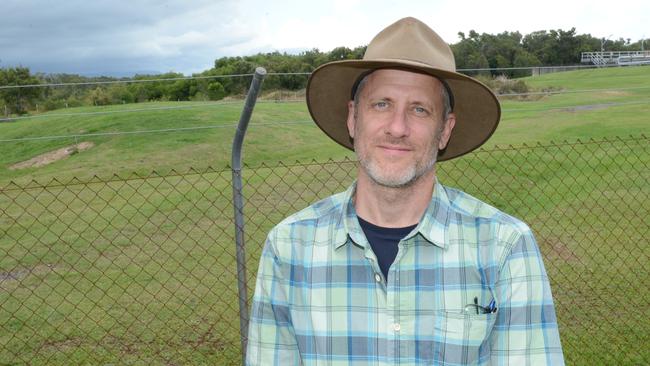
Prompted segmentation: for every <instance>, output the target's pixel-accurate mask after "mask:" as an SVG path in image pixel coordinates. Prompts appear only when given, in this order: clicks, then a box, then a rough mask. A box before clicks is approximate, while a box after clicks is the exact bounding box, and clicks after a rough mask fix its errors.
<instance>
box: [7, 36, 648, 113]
mask: <svg viewBox="0 0 650 366" xmlns="http://www.w3.org/2000/svg"><path fill="white" fill-rule="evenodd" d="M458 36H459V38H460V41H458V42H457V43H455V44H451V45H450V46H451V49H452V51H453V52H454V56H455V58H456V66H457V68H458V69H495V68H512V67H515V68H516V67H534V66H561V65H575V64H579V63H580V54H581V52H589V51H600V50H601V48H604V49H605V50H606V51H633V50H640V49H641V48H642V44H641V42H642V41H637V42H631V40H630V39H623V38H619V39H618V40H603V39H599V38H596V37H593V36H591V35H590V34H576V31H575V28H572V29H570V30H568V31H564V30H559V29H558V30H550V31H538V32H533V33H530V34H527V35H522V34H521V33H519V32H503V33H499V34H488V33H481V34H479V33H477V32H475V31H473V30H471V31H469V33H468V34H467V35H466V34H465V33H463V32H459V33H458ZM365 50H366V46H360V47H356V48H353V49H350V48H347V47H338V48H335V49H333V50H331V51H329V52H322V51H320V50H318V49H312V50H308V51H304V52H301V53H299V54H295V55H293V54H287V53H280V52H271V53H263V54H262V53H259V54H256V55H252V56H243V57H222V58H219V59H217V60H216V61H215V63H214V67H212V68H210V69H208V70H205V71H203V72H201V73H197V74H194V75H193V76H195V77H200V78H198V79H183V78H184V75H182V74H180V73H175V72H169V73H165V74H158V75H136V76H134V77H132V78H111V77H85V76H80V75H74V74H41V73H37V74H32V73H30V70H29V69H28V68H26V67H13V68H1V69H0V86H10V85H37V84H60V83H92V82H106V81H108V82H111V83H106V84H91V85H71V86H47V87H25V88H5V89H0V113H3V112H4V114H5V115H12V114H24V113H27V112H29V111H39V112H40V111H47V110H53V109H59V108H65V107H76V106H83V105H108V104H120V103H138V102H147V101H169V100H171V101H176V100H178V101H189V100H213V101H214V100H221V99H223V98H225V97H233V96H234V97H237V96H241V95H243V94H245V92H246V88H247V87H248V85H249V83H250V79H249V78H247V77H224V76H228V75H245V74H251V73H253V72H254V70H255V68H256V67H257V66H263V67H265V68H266V70H267V71H268V72H269V73H291V74H293V75H281V76H280V75H277V76H274V75H270V76H269V77H267V78H266V80H265V81H264V89H265V91H272V90H291V91H295V90H301V89H304V88H305V85H306V82H307V78H308V73H310V72H311V71H313V70H314V69H315V68H317V67H318V66H320V65H322V64H324V63H326V62H330V61H336V60H346V59H360V58H362V57H363V54H364V52H365ZM301 73H302V74H301ZM467 73H472V74H481V75H480V76H481V77H482V78H486V77H487V78H489V76H492V77H494V76H500V75H504V76H507V77H510V78H515V77H521V76H526V75H529V74H530V71H529V70H484V71H478V72H469V71H468V72H467ZM156 79H180V80H169V81H153V80H156ZM146 80H152V81H146ZM133 81H144V82H133ZM3 106H4V110H3V109H2V108H3Z"/></svg>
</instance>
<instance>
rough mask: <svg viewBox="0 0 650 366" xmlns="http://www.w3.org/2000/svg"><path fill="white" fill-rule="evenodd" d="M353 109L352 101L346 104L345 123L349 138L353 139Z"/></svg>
mask: <svg viewBox="0 0 650 366" xmlns="http://www.w3.org/2000/svg"><path fill="white" fill-rule="evenodd" d="M354 108H355V107H354V101H352V100H351V101H349V102H348V121H347V125H348V134H349V135H350V137H351V138H354V123H355V122H356V121H355V118H354V113H355V110H354Z"/></svg>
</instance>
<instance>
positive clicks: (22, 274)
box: [0, 67, 650, 365]
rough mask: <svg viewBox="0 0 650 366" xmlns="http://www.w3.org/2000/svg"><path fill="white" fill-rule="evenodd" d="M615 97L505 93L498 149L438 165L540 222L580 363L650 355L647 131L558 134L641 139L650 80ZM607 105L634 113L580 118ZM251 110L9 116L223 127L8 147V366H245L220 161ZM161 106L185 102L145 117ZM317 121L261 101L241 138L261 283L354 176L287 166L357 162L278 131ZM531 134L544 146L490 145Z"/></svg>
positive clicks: (3, 154) (2, 203) (4, 215)
mask: <svg viewBox="0 0 650 366" xmlns="http://www.w3.org/2000/svg"><path fill="white" fill-rule="evenodd" d="M648 71H649V69H648V68H647V67H646V68H643V67H640V68H620V69H619V68H617V69H603V70H586V71H576V72H566V73H558V74H549V75H544V76H542V77H537V78H531V79H529V80H527V82H528V83H529V84H530V85H533V86H535V87H540V88H541V87H544V86H554V87H556V88H563V89H565V90H584V89H595V88H598V89H603V88H608V89H612V88H627V87H630V86H635V85H636V86H644V85H650V72H648ZM621 93H624V94H620V93H603V92H583V93H574V94H562V95H553V96H547V97H543V98H541V99H538V100H534V101H511V100H508V101H504V102H503V109H504V114H503V121H502V124H501V126H500V127H499V130H498V131H497V133H496V134H495V135H494V137H493V139H492V140H490V142H489V143H488V145H487V146H486V149H487V151H482V152H478V153H476V154H471V155H468V156H465V157H463V158H461V159H458V160H455V161H452V162H448V163H443V164H441V165H440V172H439V174H440V177H441V180H442V181H443V183H445V184H448V185H452V186H457V187H461V188H462V189H463V190H465V191H467V192H469V193H471V194H474V195H476V196H478V197H479V198H482V199H484V200H486V201H488V202H491V203H492V204H494V205H495V206H497V207H499V208H500V209H503V210H505V211H506V212H509V213H511V214H513V215H515V216H518V217H521V218H523V219H524V220H525V221H526V222H528V223H529V224H530V225H531V227H532V228H533V229H534V231H535V232H536V234H537V239H538V242H539V245H540V249H541V250H542V253H543V255H544V257H545V261H546V267H547V271H548V272H549V276H550V277H551V280H552V286H553V291H554V294H555V299H556V300H555V301H556V306H557V311H558V317H559V321H560V327H561V336H562V341H563V344H564V348H565V356H566V358H567V364H572V365H591V364H601V363H603V364H629V365H635V364H642V363H644V362H645V361H647V360H648V359H649V358H650V354H648V350H647V349H645V348H643V347H639V345H642V344H647V342H648V341H650V340H648V334H647V329H649V328H650V324H649V323H648V319H650V308H649V307H647V306H646V304H645V303H644V299H647V298H648V296H649V294H648V292H647V291H648V290H647V288H646V287H644V286H642V285H641V284H642V281H641V280H640V279H643V278H648V276H649V275H650V273H648V271H649V270H650V268H649V266H648V264H647V261H648V258H650V247H648V246H647V245H645V242H647V240H646V238H647V237H648V236H649V235H650V232H649V231H648V225H647V223H646V221H647V220H646V218H647V217H648V215H650V212H649V209H648V205H647V202H648V201H649V200H650V186H649V185H648V183H647V182H648V181H650V171H649V170H648V169H647V167H648V166H650V151H648V140H647V139H629V140H624V141H613V140H612V141H611V142H600V143H589V144H584V145H575V144H567V145H562V144H550V143H549V141H563V140H569V141H573V140H575V139H578V138H579V139H581V140H587V139H590V138H595V139H599V140H602V139H603V138H608V139H612V136H628V135H635V136H639V135H641V134H646V135H647V134H648V122H647V115H648V103H647V100H648V96H649V93H650V90H647V89H636V90H628V91H625V92H621ZM644 102H645V104H644ZM607 103H630V104H627V105H621V106H606V107H603V108H599V109H589V108H591V107H589V108H584V109H575V110H570V109H567V107H575V106H590V105H594V104H601V105H602V104H607ZM631 103H637V104H631ZM241 106H242V105H241V103H229V104H227V103H148V104H138V105H125V106H114V107H102V108H78V109H74V110H72V109H71V110H61V111H56V112H51V113H49V114H47V115H45V116H44V117H37V118H32V119H25V120H20V121H17V122H12V123H3V124H0V136H1V137H0V139H15V138H24V137H36V136H46V135H68V134H78V133H97V132H100V133H104V132H113V131H139V130H144V129H167V128H179V127H197V126H199V127H201V126H224V127H223V128H212V129H204V130H200V131H198V132H197V131H194V132H180V133H156V134H134V135H123V136H106V137H93V138H84V139H83V140H84V141H86V140H90V141H93V142H94V143H95V144H96V145H95V147H93V148H92V149H90V150H87V151H84V152H80V153H78V154H75V155H73V156H70V157H69V158H67V159H65V160H61V161H59V162H56V163H53V164H51V165H48V166H45V167H42V168H32V169H26V170H9V169H7V166H8V165H11V164H13V163H16V162H19V161H22V160H26V159H28V158H31V157H33V156H35V155H37V154H39V153H42V152H47V151H51V150H53V149H56V148H60V147H63V146H67V145H69V144H71V143H74V141H73V140H48V141H45V140H38V141H30V142H20V143H17V142H6V143H0V252H1V253H3V255H2V256H0V365H3V364H23V363H32V364H52V365H59V364H60V365H63V364H111V363H113V364H146V363H151V364H188V365H189V364H223V365H235V364H238V363H240V360H239V334H238V329H239V319H238V317H237V306H238V304H237V298H236V289H237V284H236V280H235V275H234V274H235V273H236V267H235V263H234V256H235V248H234V228H233V222H232V211H233V210H232V205H231V203H230V199H231V198H230V195H231V188H230V171H228V170H223V171H222V168H223V167H225V166H226V164H228V163H229V153H230V144H231V141H232V137H233V134H234V126H233V125H234V124H235V123H236V121H237V119H238V118H239V113H240V111H241ZM161 107H162V108H166V107H183V109H174V110H163V109H160V110H154V111H137V109H147V108H161ZM125 110H126V111H128V112H124V113H122V112H120V113H115V114H85V115H80V116H69V115H68V114H72V113H95V112H104V111H125ZM307 121H309V116H308V113H307V110H306V107H305V105H304V104H303V103H272V102H260V103H258V105H257V107H256V109H255V112H254V115H253V120H252V124H251V126H250V129H249V134H248V136H247V137H246V142H245V146H244V152H245V153H244V154H245V155H244V158H245V159H244V160H245V162H247V163H248V164H251V165H252V166H254V167H255V168H247V169H245V170H244V178H245V182H246V183H245V187H244V191H245V194H246V207H245V213H246V216H247V219H246V228H247V236H246V239H247V243H248V244H249V245H248V247H247V258H248V268H249V270H248V272H249V281H248V285H249V289H250V290H252V286H253V282H254V279H253V276H254V273H255V269H256V266H257V258H258V256H259V253H260V249H261V244H262V243H263V242H264V237H265V235H266V233H267V231H268V230H269V228H270V227H271V226H272V225H274V224H275V223H277V222H278V221H280V220H281V219H282V218H283V217H284V216H286V215H287V214H289V213H291V212H293V211H295V210H297V209H300V208H302V207H305V206H306V205H308V204H309V203H311V202H313V201H315V200H316V199H318V198H319V197H324V196H326V195H328V194H330V193H333V192H337V191H340V190H342V189H344V187H345V186H346V185H347V184H349V182H350V181H351V180H352V179H353V176H354V170H355V165H354V163H353V162H345V163H338V162H336V163H326V164H308V165H291V164H289V165H281V166H276V165H277V161H279V160H282V161H285V162H293V161H295V160H301V161H309V160H311V159H313V158H316V159H318V160H320V161H323V160H324V159H326V158H334V159H342V158H344V157H348V156H350V154H349V153H348V152H346V151H345V150H344V149H341V148H339V147H338V146H337V145H336V144H334V143H332V142H330V141H329V140H328V139H327V138H326V137H325V136H323V134H322V133H321V132H320V130H318V128H317V127H315V126H314V125H313V124H312V123H288V124H287V123H284V124H277V123H278V122H307ZM269 123H276V124H269ZM537 141H540V142H542V143H543V144H544V145H545V146H537V147H532V148H524V149H517V150H510V149H503V150H494V146H495V144H497V145H499V146H507V145H509V144H514V145H517V146H521V144H523V143H526V144H528V145H530V146H533V145H535V142H537ZM264 163H266V164H269V165H271V166H272V167H260V165H261V164H264ZM190 166H192V167H195V168H196V169H197V170H196V171H192V170H189V168H188V167H190ZM208 166H214V167H216V169H211V168H208ZM154 170H155V171H156V172H158V173H151V172H152V171H154ZM173 171H177V172H178V174H176V173H174V172H173ZM132 172H135V174H134V173H132ZM113 174H118V175H119V176H113ZM93 175H99V176H100V177H101V178H92V177H93ZM75 177H78V179H77V178H75ZM32 179H34V180H36V182H31V180H32ZM10 181H14V182H17V183H9V182H10ZM43 184H46V185H47V186H46V187H43V186H42V185H43ZM25 186H26V187H25ZM2 187H4V188H2ZM250 295H251V291H249V296H250Z"/></svg>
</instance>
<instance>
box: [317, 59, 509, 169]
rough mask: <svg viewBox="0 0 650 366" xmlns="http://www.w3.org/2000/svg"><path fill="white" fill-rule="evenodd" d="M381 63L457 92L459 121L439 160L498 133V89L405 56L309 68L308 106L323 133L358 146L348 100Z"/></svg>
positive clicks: (344, 144) (465, 151)
mask: <svg viewBox="0 0 650 366" xmlns="http://www.w3.org/2000/svg"><path fill="white" fill-rule="evenodd" d="M383 68H399V69H411V70H414V71H418V72H423V73H426V74H429V75H432V76H435V77H437V78H439V79H442V80H444V81H445V83H446V84H447V86H448V87H449V90H450V91H451V93H452V94H453V100H454V110H453V111H454V114H455V115H456V125H455V127H454V129H453V131H452V133H451V137H450V139H449V143H448V144H447V147H446V148H445V149H444V150H441V151H439V153H438V161H443V160H449V159H453V158H456V157H459V156H461V155H464V154H467V153H468V152H470V151H472V150H474V149H476V148H478V147H479V146H481V145H483V143H485V141H487V140H488V139H489V138H490V136H492V134H493V133H494V131H495V130H496V128H497V125H498V124H499V119H500V118H501V107H500V105H499V101H498V99H497V97H496V95H494V93H493V92H492V91H491V90H490V89H489V88H488V87H487V86H485V85H484V84H482V83H481V82H479V81H478V80H475V79H473V78H471V77H469V76H466V75H463V74H460V73H457V72H452V71H447V70H441V69H436V68H432V67H430V66H428V65H426V64H423V63H420V62H411V61H404V60H391V59H387V60H381V59H380V60H344V61H336V62H331V63H328V64H325V65H323V66H321V67H319V68H317V69H316V70H314V72H313V73H312V74H311V76H310V78H309V82H308V83H307V107H308V109H309V113H310V114H311V116H312V118H313V119H314V121H315V122H316V124H317V125H318V127H320V129H321V130H323V132H325V134H327V135H328V136H329V137H330V138H332V139H333V140H334V141H336V142H338V143H339V144H341V145H342V146H344V147H346V148H348V149H350V150H354V147H353V143H352V140H351V138H350V135H349V133H348V129H347V123H346V122H347V117H348V102H349V101H350V96H351V90H352V87H353V85H354V83H355V82H356V81H357V79H358V78H359V77H360V76H361V75H363V74H365V73H368V72H370V71H373V70H377V69H383Z"/></svg>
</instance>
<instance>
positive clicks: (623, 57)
mask: <svg viewBox="0 0 650 366" xmlns="http://www.w3.org/2000/svg"><path fill="white" fill-rule="evenodd" d="M580 62H581V63H583V64H594V65H598V66H605V65H621V66H625V65H648V64H650V51H607V52H582V54H581V57H580Z"/></svg>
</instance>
